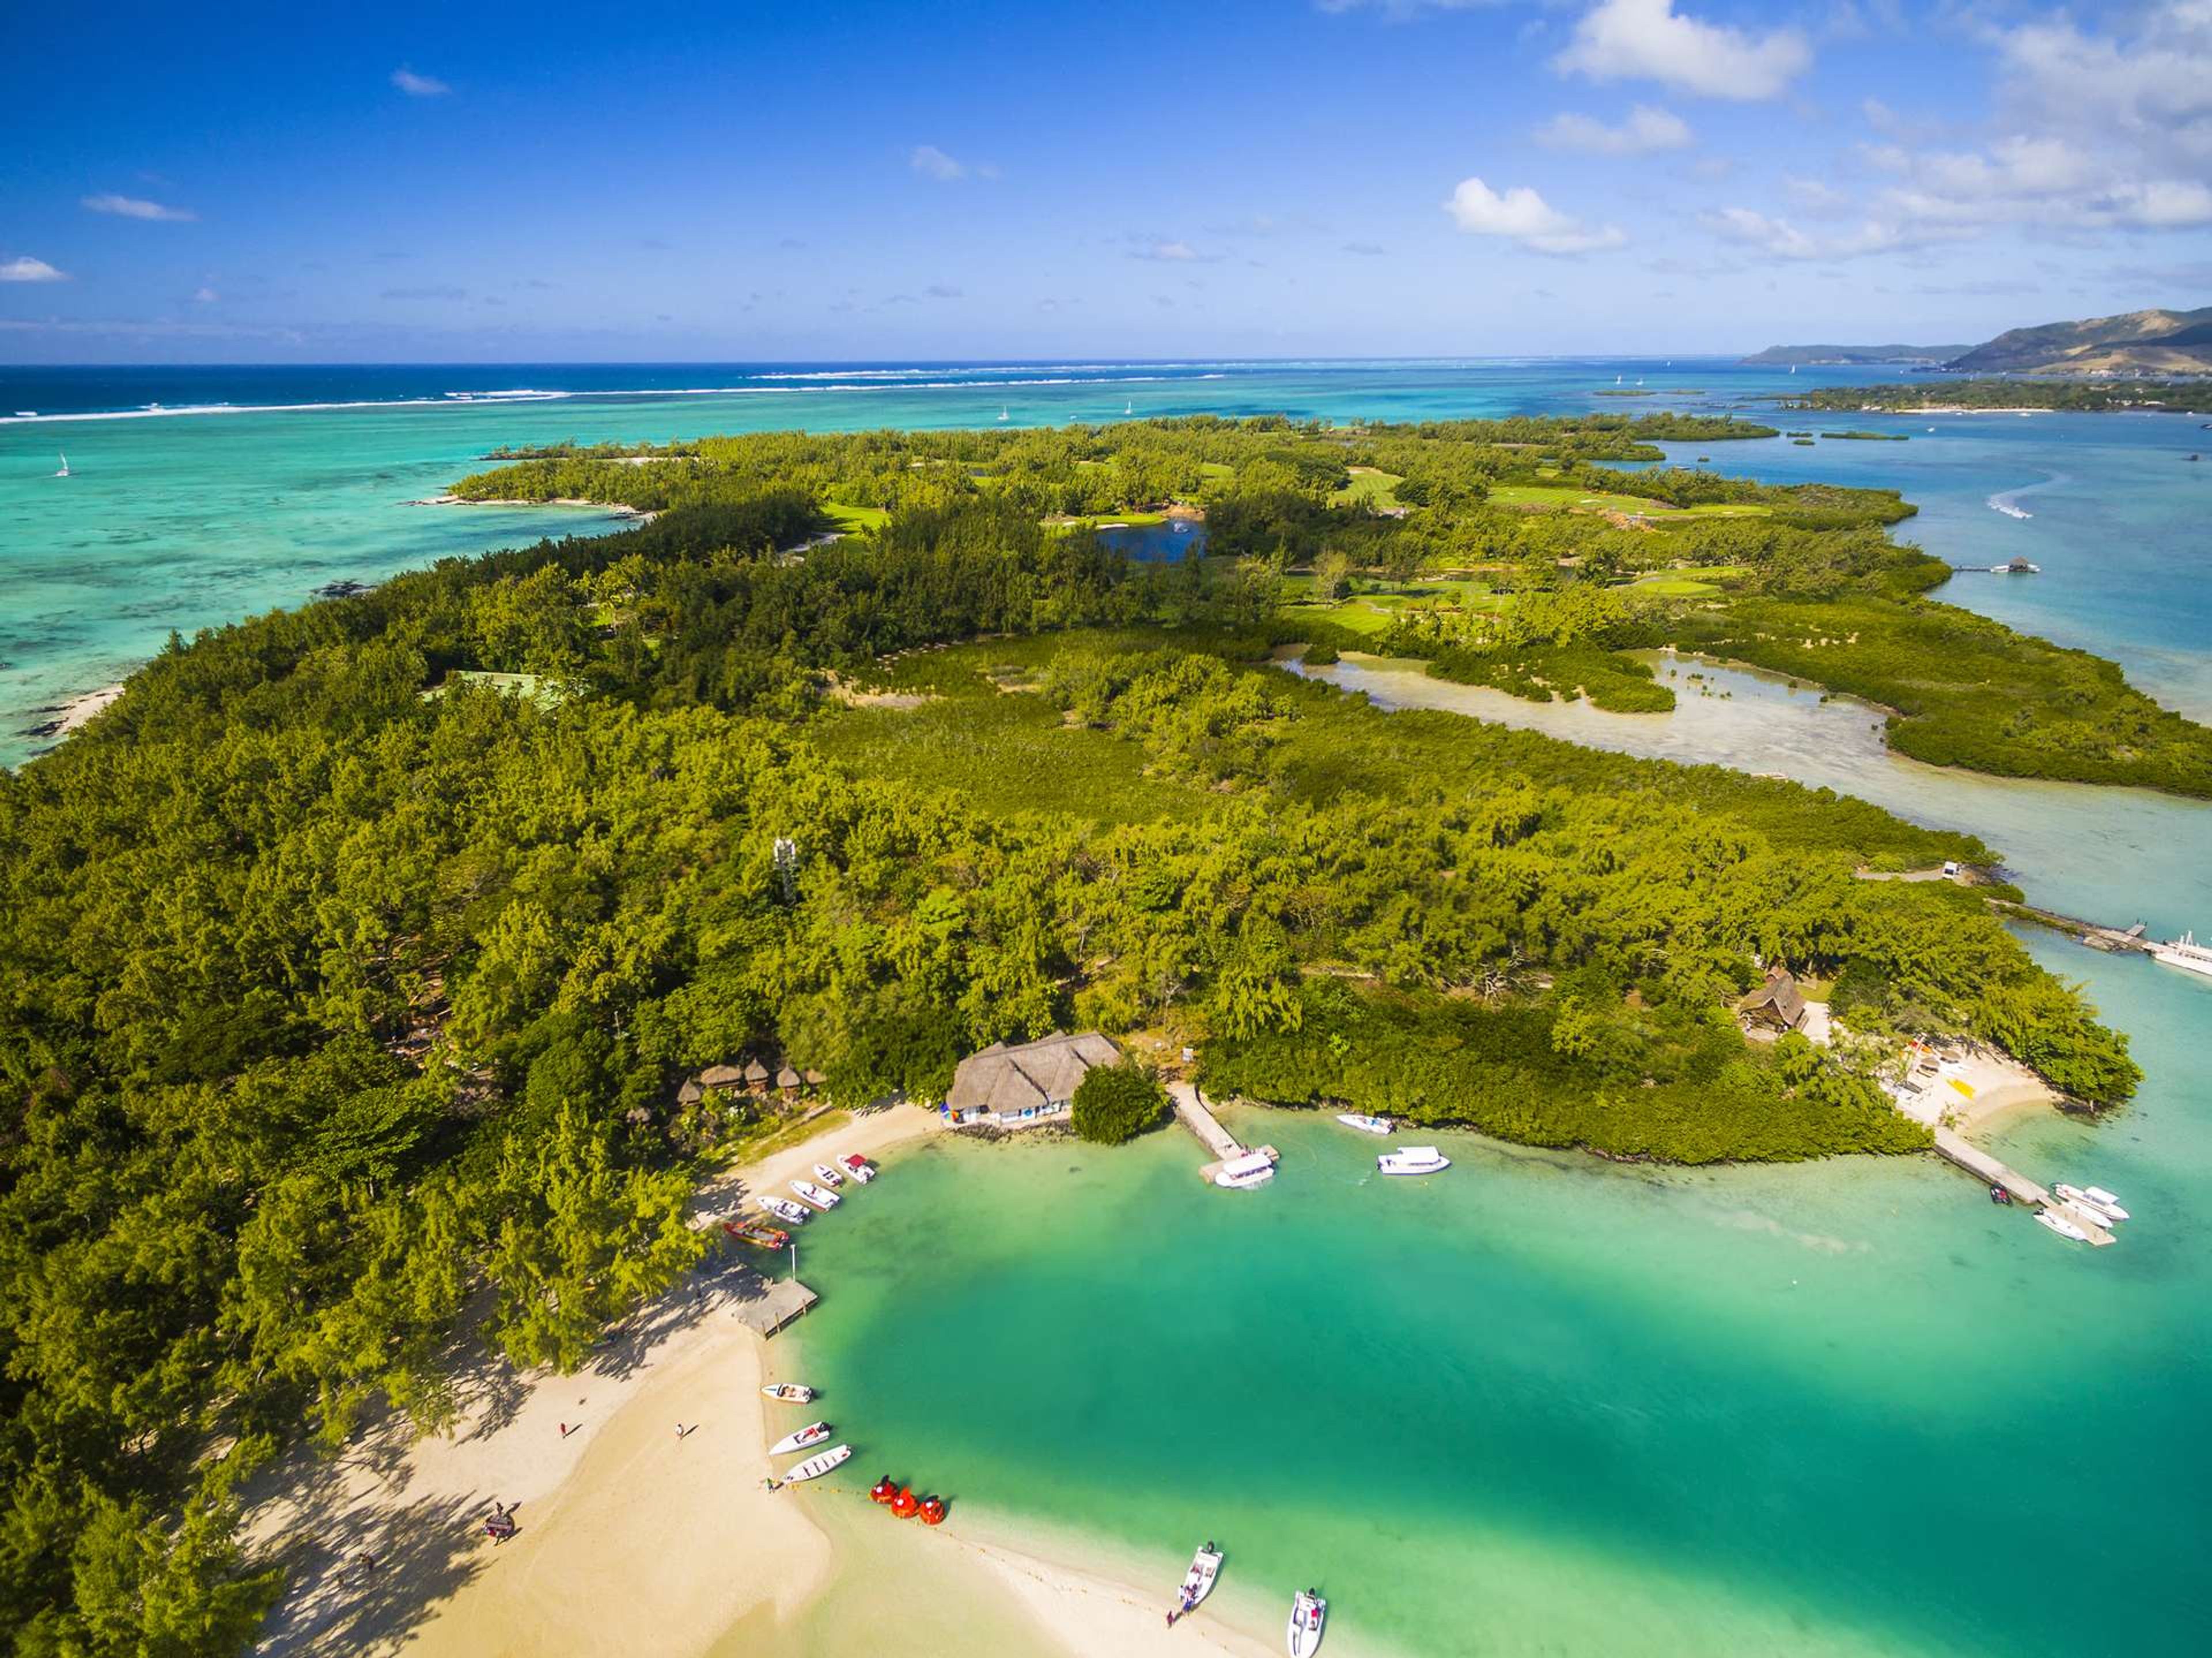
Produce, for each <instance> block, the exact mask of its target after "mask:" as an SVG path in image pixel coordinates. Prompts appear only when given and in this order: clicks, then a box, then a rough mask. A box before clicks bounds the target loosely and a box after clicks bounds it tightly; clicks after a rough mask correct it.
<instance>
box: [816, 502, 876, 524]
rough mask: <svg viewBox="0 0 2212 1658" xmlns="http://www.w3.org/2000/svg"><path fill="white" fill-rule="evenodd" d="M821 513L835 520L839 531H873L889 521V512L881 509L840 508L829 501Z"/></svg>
mask: <svg viewBox="0 0 2212 1658" xmlns="http://www.w3.org/2000/svg"><path fill="white" fill-rule="evenodd" d="M823 511H824V512H826V513H829V516H830V517H831V518H833V519H836V522H837V527H838V528H839V529H841V530H873V529H877V528H878V527H880V526H881V525H885V524H888V523H890V521H891V515H890V510H889V509H888V508H886V507H841V506H839V505H838V504H837V503H836V501H830V502H829V503H827V504H826V505H825V506H824V507H823Z"/></svg>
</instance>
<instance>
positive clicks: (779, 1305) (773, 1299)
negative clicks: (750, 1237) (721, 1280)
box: [728, 1267, 822, 1336]
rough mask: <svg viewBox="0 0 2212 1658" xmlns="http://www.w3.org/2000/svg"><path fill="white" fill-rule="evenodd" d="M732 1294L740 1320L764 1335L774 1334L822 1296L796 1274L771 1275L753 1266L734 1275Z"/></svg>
mask: <svg viewBox="0 0 2212 1658" xmlns="http://www.w3.org/2000/svg"><path fill="white" fill-rule="evenodd" d="M728 1294H729V1297H730V1301H731V1303H732V1304H731V1307H730V1311H731V1313H732V1315H733V1316H734V1317H735V1318H736V1319H737V1321H738V1323H740V1324H742V1325H744V1327H746V1328H747V1329H748V1330H750V1331H752V1332H753V1333H755V1334H757V1335H762V1336H772V1335H774V1334H775V1333H776V1332H777V1331H778V1330H781V1329H782V1328H783V1327H784V1326H785V1325H787V1324H789V1323H790V1322H791V1321H793V1319H796V1318H799V1317H800V1316H802V1315H804V1314H805V1311H806V1309H808V1308H810V1307H811V1306H812V1305H813V1304H814V1303H816V1302H817V1301H819V1300H821V1298H822V1297H819V1296H817V1295H816V1294H815V1293H814V1291H811V1290H810V1289H808V1288H807V1287H806V1286H805V1284H801V1283H800V1282H799V1280H798V1279H797V1278H767V1277H763V1275H762V1274H761V1273H759V1272H754V1271H753V1270H752V1269H751V1268H750V1267H746V1268H744V1271H743V1275H742V1276H738V1275H735V1274H733V1275H732V1278H731V1281H730V1284H729V1286H728Z"/></svg>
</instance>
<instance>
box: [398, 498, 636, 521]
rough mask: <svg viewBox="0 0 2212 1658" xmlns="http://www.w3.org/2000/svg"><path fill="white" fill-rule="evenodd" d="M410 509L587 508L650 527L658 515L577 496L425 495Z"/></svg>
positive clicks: (407, 503) (614, 503)
mask: <svg viewBox="0 0 2212 1658" xmlns="http://www.w3.org/2000/svg"><path fill="white" fill-rule="evenodd" d="M404 504H405V505H407V506H410V507H590V508H591V509H592V511H594V512H599V513H607V514H608V515H609V516H610V517H613V518H633V519H636V520H637V521H638V522H639V523H640V524H650V523H652V522H653V519H657V518H659V516H660V514H659V513H654V512H647V510H646V509H645V508H644V507H626V506H624V505H623V503H622V502H620V501H586V500H584V499H583V498H582V497H581V496H580V495H554V496H551V497H550V498H549V499H547V500H544V501H522V500H519V499H513V498H509V497H506V496H500V495H487V496H476V495H426V496H424V497H423V498H422V500H420V501H408V502H406V503H404Z"/></svg>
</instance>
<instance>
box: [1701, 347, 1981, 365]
mask: <svg viewBox="0 0 2212 1658" xmlns="http://www.w3.org/2000/svg"><path fill="white" fill-rule="evenodd" d="M1972 349H1973V348H1972V346H1967V345H1770V346H1768V347H1767V348H1766V349H1765V350H1764V351H1760V352H1758V353H1756V354H1755V355H1752V356H1748V357H1746V358H1745V359H1744V361H1746V362H1752V363H1803V364H1806V365H1808V366H1811V365H1813V364H1826V366H1828V367H1834V366H1835V365H1836V364H1838V363H1880V362H1918V363H1926V364H1927V365H1928V366H1929V367H1935V366H1936V365H1937V364H1939V363H1945V362H1948V361H1950V360H1951V359H1952V358H1954V357H1955V356H1957V355H1959V354H1960V352H1962V351H1971V350H1972Z"/></svg>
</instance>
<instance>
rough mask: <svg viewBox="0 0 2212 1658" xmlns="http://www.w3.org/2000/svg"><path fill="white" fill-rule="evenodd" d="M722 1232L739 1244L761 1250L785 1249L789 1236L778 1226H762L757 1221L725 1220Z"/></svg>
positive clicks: (788, 1244)
mask: <svg viewBox="0 0 2212 1658" xmlns="http://www.w3.org/2000/svg"><path fill="white" fill-rule="evenodd" d="M722 1230H724V1231H725V1232H727V1233H728V1234H729V1235H730V1236H732V1237H733V1238H735V1239H737V1241H738V1242H740V1243H750V1244H751V1245H753V1246H754V1247H755V1248H761V1249H787V1248H790V1247H791V1234H790V1233H788V1232H787V1231H785V1230H783V1229H782V1228H781V1227H780V1226H768V1225H763V1224H762V1223H761V1222H759V1221H757V1220H726V1221H724V1222H723V1223H722Z"/></svg>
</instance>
